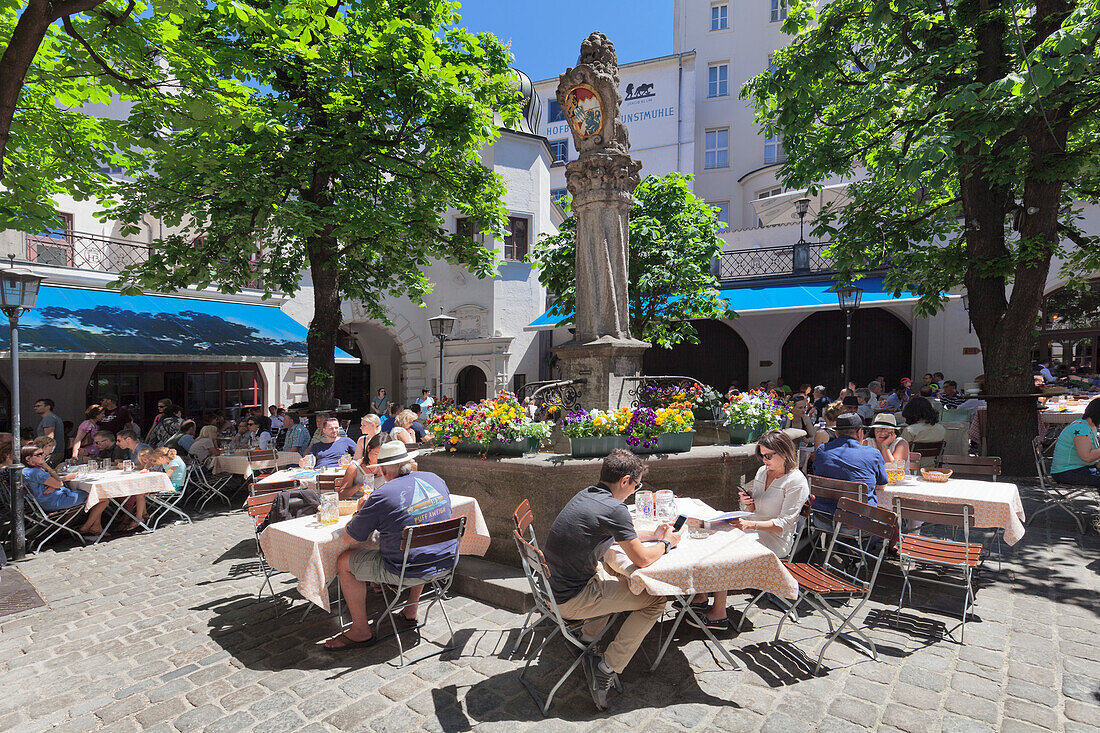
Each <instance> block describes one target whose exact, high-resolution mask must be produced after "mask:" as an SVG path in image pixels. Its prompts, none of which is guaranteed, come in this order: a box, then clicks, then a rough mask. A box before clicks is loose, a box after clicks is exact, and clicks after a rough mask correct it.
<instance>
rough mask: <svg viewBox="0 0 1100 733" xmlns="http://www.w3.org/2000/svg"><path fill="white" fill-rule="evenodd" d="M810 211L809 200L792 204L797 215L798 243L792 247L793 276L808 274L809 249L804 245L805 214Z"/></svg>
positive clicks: (802, 199)
mask: <svg viewBox="0 0 1100 733" xmlns="http://www.w3.org/2000/svg"><path fill="white" fill-rule="evenodd" d="M809 210H810V199H808V198H805V197H803V198H800V199H798V200H796V201H795V202H794V211H795V213H796V214H798V243H797V244H795V246H794V274H796V275H807V274H809V272H810V247H809V245H807V244H806V212H807V211H809Z"/></svg>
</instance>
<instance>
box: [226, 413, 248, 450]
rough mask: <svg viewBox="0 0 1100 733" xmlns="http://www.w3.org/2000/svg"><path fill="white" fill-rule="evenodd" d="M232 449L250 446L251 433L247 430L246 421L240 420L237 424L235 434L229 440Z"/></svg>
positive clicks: (243, 448)
mask: <svg viewBox="0 0 1100 733" xmlns="http://www.w3.org/2000/svg"><path fill="white" fill-rule="evenodd" d="M229 447H230V448H231V449H232V450H246V449H248V448H251V447H252V433H250V432H249V430H248V421H247V420H241V422H240V423H239V424H238V425H237V434H236V435H234V436H233V440H231V441H230V442H229Z"/></svg>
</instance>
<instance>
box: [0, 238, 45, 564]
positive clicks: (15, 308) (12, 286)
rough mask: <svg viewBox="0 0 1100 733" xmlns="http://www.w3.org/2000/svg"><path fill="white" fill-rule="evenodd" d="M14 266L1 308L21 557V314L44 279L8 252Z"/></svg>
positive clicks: (2, 277)
mask: <svg viewBox="0 0 1100 733" xmlns="http://www.w3.org/2000/svg"><path fill="white" fill-rule="evenodd" d="M8 257H9V259H10V261H11V266H10V267H9V268H8V269H7V270H3V271H0V310H2V311H4V313H5V314H7V316H8V324H9V326H10V328H11V440H12V444H11V467H10V468H9V471H10V479H9V482H8V483H9V485H10V487H11V554H12V557H13V558H14V559H16V560H22V559H23V556H24V555H25V554H26V551H27V537H26V528H25V527H24V525H23V466H21V465H20V461H19V459H20V448H21V447H22V441H21V440H20V438H19V431H20V425H19V316H20V315H21V314H22V313H23V311H26V310H30V309H32V308H34V301H35V300H36V299H37V298H38V286H39V284H41V282H42V281H43V280H44V279H45V278H43V277H41V276H40V275H35V274H34V273H33V272H31V271H30V270H18V269H16V268H15V255H8Z"/></svg>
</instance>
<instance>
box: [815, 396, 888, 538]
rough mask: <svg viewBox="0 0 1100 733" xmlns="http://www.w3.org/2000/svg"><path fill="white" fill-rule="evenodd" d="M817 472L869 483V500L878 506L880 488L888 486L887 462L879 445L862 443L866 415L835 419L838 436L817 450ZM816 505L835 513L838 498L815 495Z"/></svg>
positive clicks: (822, 474) (817, 510)
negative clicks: (817, 497) (864, 416)
mask: <svg viewBox="0 0 1100 733" xmlns="http://www.w3.org/2000/svg"><path fill="white" fill-rule="evenodd" d="M814 475H816V476H821V477H823V478H836V479H841V480H843V481H857V482H859V483H863V484H866V485H867V497H866V498H867V503H868V504H870V505H871V506H878V493H877V492H878V491H880V490H882V489H885V488H886V482H887V479H886V462H885V461H884V460H883V458H882V453H881V452H880V451H879V450H878V448H872V447H870V446H866V445H863V419H862V418H860V416H859V415H841V416H840V417H838V418H837V419H836V438H834V439H833V440H830V441H829V442H827V443H825V444H824V445H820V446H818V448H817V453H815V454H814ZM813 509H814V511H815V512H820V513H821V514H828V515H832V513H833V512H835V511H836V502H835V501H833V500H831V499H814V506H813ZM826 528H827V529H831V527H826Z"/></svg>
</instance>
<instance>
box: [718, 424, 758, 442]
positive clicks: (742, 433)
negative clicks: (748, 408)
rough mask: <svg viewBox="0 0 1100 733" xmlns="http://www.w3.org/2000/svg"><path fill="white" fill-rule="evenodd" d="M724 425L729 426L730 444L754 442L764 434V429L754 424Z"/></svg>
mask: <svg viewBox="0 0 1100 733" xmlns="http://www.w3.org/2000/svg"><path fill="white" fill-rule="evenodd" d="M726 427H727V428H729V436H730V443H731V444H732V445H745V444H746V443H755V442H756V441H757V440H759V438H760V436H761V435H763V434H764V431H763V430H761V429H760V428H759V427H756V426H753V427H748V426H745V425H727V426H726Z"/></svg>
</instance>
